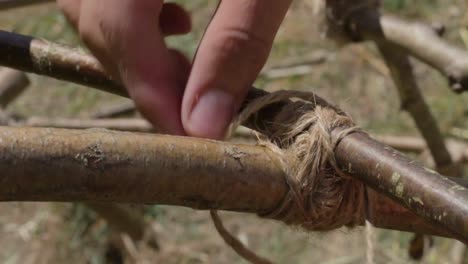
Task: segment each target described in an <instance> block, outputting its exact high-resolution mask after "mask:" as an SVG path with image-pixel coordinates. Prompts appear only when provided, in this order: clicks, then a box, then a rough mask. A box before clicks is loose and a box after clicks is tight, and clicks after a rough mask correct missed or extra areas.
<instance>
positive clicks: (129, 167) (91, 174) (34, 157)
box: [0, 127, 468, 239]
mask: <svg viewBox="0 0 468 264" xmlns="http://www.w3.org/2000/svg"><path fill="white" fill-rule="evenodd" d="M0 139H1V141H0V170H1V171H2V174H1V175H0V180H1V181H2V185H0V200H1V201H61V202H64V201H65V202H70V201H85V202H87V204H90V205H91V208H97V210H98V211H99V212H100V213H102V212H104V215H105V216H106V215H109V214H113V215H115V214H122V212H124V211H125V210H123V209H122V210H120V209H119V208H118V207H115V206H113V207H111V208H110V209H109V207H104V208H103V205H102V203H96V202H125V203H129V202H131V203H144V204H167V205H179V206H188V207H193V208H197V209H224V210H233V211H240V212H251V213H260V214H261V213H264V212H268V211H270V210H271V208H274V207H276V206H277V204H278V203H279V202H280V201H281V200H282V199H283V197H284V195H286V193H287V192H288V188H289V187H288V184H287V183H286V181H285V178H284V172H283V170H282V168H281V167H280V166H278V164H279V160H278V159H277V157H276V155H275V153H274V152H272V151H270V150H269V149H267V148H265V147H260V146H250V145H239V144H229V143H224V142H215V141H210V140H202V139H193V138H187V137H175V136H163V135H149V134H135V133H124V132H115V131H109V130H96V129H94V130H63V129H50V128H12V127H1V128H0ZM464 184H467V185H468V183H464ZM369 197H372V198H370V199H369V200H368V203H369V206H368V208H367V209H368V210H367V211H368V212H369V215H368V217H367V218H368V219H369V220H370V221H372V223H373V224H374V225H375V226H377V227H385V228H389V229H396V230H403V231H417V232H424V233H430V234H437V235H444V236H450V234H448V233H447V232H445V231H444V230H443V229H440V228H439V229H438V228H433V227H432V226H430V225H428V224H427V223H426V222H425V221H424V220H423V219H422V218H420V217H418V216H416V215H415V214H413V213H411V212H409V211H408V210H406V209H405V208H403V207H401V206H400V205H398V204H396V203H395V202H392V201H391V200H389V199H388V198H385V197H383V196H382V195H379V194H377V193H375V192H372V193H371V196H369ZM89 201H91V202H92V203H89ZM106 212H109V213H106ZM111 218H112V217H111ZM120 218H122V217H120ZM125 219H128V217H124V220H121V221H120V222H119V221H117V222H113V224H114V225H115V224H117V225H123V226H121V227H119V229H120V230H127V232H129V233H130V234H131V235H132V237H135V238H140V239H141V237H142V233H141V232H142V229H140V228H137V229H133V228H132V227H135V226H136V227H141V226H144V225H142V224H141V223H139V224H136V223H134V222H135V221H137V222H140V220H132V219H130V220H125ZM129 221H130V223H128V222H129ZM416 223H417V224H416ZM129 228H130V230H129Z"/></svg>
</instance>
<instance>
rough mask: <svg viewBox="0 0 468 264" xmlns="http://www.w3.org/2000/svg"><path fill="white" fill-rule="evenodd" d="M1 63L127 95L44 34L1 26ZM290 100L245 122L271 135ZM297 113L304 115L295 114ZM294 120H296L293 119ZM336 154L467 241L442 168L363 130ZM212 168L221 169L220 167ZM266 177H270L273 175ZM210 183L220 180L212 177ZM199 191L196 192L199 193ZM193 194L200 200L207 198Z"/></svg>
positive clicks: (456, 188)
mask: <svg viewBox="0 0 468 264" xmlns="http://www.w3.org/2000/svg"><path fill="white" fill-rule="evenodd" d="M0 64H2V65H5V66H9V67H13V68H18V69H22V70H25V71H28V72H35V73H39V74H42V75H47V76H50V77H54V78H59V79H62V80H67V81H71V82H76V83H81V84H85V85H89V86H91V87H95V88H98V89H101V90H104V91H107V92H111V93H114V94H119V95H122V96H126V97H128V94H127V92H126V90H125V89H124V88H123V87H122V86H121V85H119V84H118V83H115V82H112V80H111V79H110V78H109V77H107V75H106V74H105V71H104V70H103V69H102V67H101V66H100V65H99V63H98V62H97V60H96V59H94V58H93V57H91V56H89V55H86V54H84V53H82V52H77V51H76V50H72V49H69V48H66V47H65V46H62V45H56V44H53V43H50V42H47V41H44V40H37V39H33V38H30V37H26V36H21V35H17V34H13V33H8V32H4V31H3V32H0ZM264 95H265V92H263V91H261V90H257V89H251V90H250V92H249V93H248V95H247V98H246V101H245V104H248V103H249V102H250V101H252V100H253V99H255V98H259V97H261V96H264ZM314 99H315V102H316V103H317V104H319V105H325V106H329V104H328V103H327V102H326V101H325V100H323V99H322V98H320V97H318V96H314ZM289 103H291V102H288V101H284V102H279V103H275V104H272V105H270V106H268V107H266V108H264V109H262V110H261V111H260V112H258V113H257V115H256V116H255V117H253V118H251V119H249V120H248V121H247V122H246V123H245V124H244V125H246V126H248V127H250V128H252V129H255V130H257V131H259V132H262V133H264V134H266V135H271V134H270V133H271V132H272V131H273V132H274V131H276V130H277V128H275V125H278V124H275V122H274V120H275V117H276V116H277V115H281V110H282V109H283V107H284V106H285V105H286V104H289ZM297 118H299V116H297V117H294V118H292V119H297ZM294 121H295V120H291V122H294ZM335 133H339V131H338V130H336V131H334V134H333V135H336V134H335ZM272 140H275V139H274V138H273V139H272ZM277 140H278V139H277ZM335 157H336V160H337V162H338V165H339V166H340V168H341V169H342V170H344V171H345V172H347V174H349V175H350V176H352V177H355V178H356V179H359V180H361V181H362V182H364V183H365V184H367V185H368V186H370V187H372V188H374V189H375V190H377V191H379V192H381V193H384V194H386V195H388V196H389V197H391V198H392V199H394V200H395V201H397V202H398V203H400V204H401V205H403V206H405V207H407V208H409V209H410V210H411V211H413V212H414V213H416V214H417V215H419V216H421V217H423V218H424V219H426V220H427V221H429V222H430V223H432V224H433V225H434V226H435V227H442V228H443V229H444V231H446V232H447V233H450V235H452V236H453V237H455V238H457V239H460V240H461V241H464V242H467V241H468V229H465V228H464V227H465V226H468V190H467V189H465V188H463V187H462V186H460V185H458V184H456V183H455V182H454V181H452V180H449V179H448V178H446V177H443V176H442V175H440V174H438V173H437V172H434V171H431V170H428V169H425V168H423V167H422V166H419V165H417V164H415V163H414V162H412V161H411V160H409V159H407V158H405V157H404V156H403V155H401V154H400V153H398V152H396V151H395V150H393V149H392V148H390V147H388V146H385V145H382V144H381V143H379V142H377V141H375V140H373V139H371V138H370V137H369V136H368V135H366V134H363V133H354V134H351V135H349V136H346V137H345V138H344V139H343V140H341V141H340V144H338V146H337V147H336V149H335ZM213 170H214V172H218V171H216V168H214V169H213ZM225 174H226V173H225V172H222V171H219V172H218V174H217V176H219V175H225ZM135 175H138V174H135ZM218 178H223V177H218ZM263 180H267V181H265V182H269V181H270V180H271V179H263ZM214 182H219V179H218V180H214ZM265 182H263V184H264V183H265ZM206 183H208V182H206ZM200 184H201V183H200ZM209 184H210V186H216V184H213V183H209ZM232 184H234V183H232ZM182 185H183V186H185V185H184V184H182ZM197 185H198V184H197ZM195 191H196V190H194V193H196V192H195ZM143 193H144V190H143ZM254 193H256V192H254ZM240 194H242V193H233V194H232V195H229V196H234V197H236V199H237V198H238V197H240V196H238V195H240ZM194 197H198V196H194ZM198 198H201V197H198ZM227 199H233V198H232V197H230V198H227ZM192 200H196V201H201V200H203V199H192ZM252 202H253V204H252V206H253V207H254V208H255V206H254V205H255V201H252Z"/></svg>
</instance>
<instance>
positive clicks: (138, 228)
mask: <svg viewBox="0 0 468 264" xmlns="http://www.w3.org/2000/svg"><path fill="white" fill-rule="evenodd" d="M85 205H86V206H87V207H88V208H90V209H91V210H93V211H95V212H96V213H97V214H98V215H99V216H100V217H102V218H103V219H105V220H106V221H107V223H108V224H109V226H111V228H113V229H114V230H115V231H117V232H119V233H125V234H127V235H128V236H129V237H130V238H132V240H133V241H136V242H140V241H144V240H146V239H147V240H148V245H150V246H152V247H153V248H155V249H157V248H158V242H157V239H156V235H155V234H154V233H151V231H152V229H151V227H150V226H149V225H148V223H147V222H146V221H145V220H144V216H143V215H142V214H141V213H140V212H139V211H138V210H136V209H133V208H131V207H129V206H126V205H123V204H116V203H98V202H87V203H85Z"/></svg>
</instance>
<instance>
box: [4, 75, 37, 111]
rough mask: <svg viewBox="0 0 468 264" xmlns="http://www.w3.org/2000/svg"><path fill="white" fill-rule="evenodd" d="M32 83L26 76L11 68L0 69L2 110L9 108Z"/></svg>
mask: <svg viewBox="0 0 468 264" xmlns="http://www.w3.org/2000/svg"><path fill="white" fill-rule="evenodd" d="M29 84H30V82H29V79H28V77H27V76H26V74H24V73H23V72H21V71H18V70H13V69H9V68H1V69H0V108H5V107H7V106H8V105H9V104H10V103H11V102H13V101H14V100H15V99H16V98H17V97H18V96H19V95H21V94H22V93H23V92H24V91H25V90H26V88H27V87H28V86H29Z"/></svg>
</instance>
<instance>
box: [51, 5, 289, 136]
mask: <svg viewBox="0 0 468 264" xmlns="http://www.w3.org/2000/svg"><path fill="white" fill-rule="evenodd" d="M57 2H58V4H59V6H60V8H61V9H62V10H63V11H64V13H65V15H66V16H67V18H68V19H69V20H70V22H71V23H72V24H73V25H74V26H75V27H76V28H77V29H78V31H79V33H80V37H81V38H82V40H83V41H84V42H85V43H86V45H87V46H88V47H89V49H90V50H91V51H92V52H93V54H94V55H95V56H96V57H97V58H98V59H99V61H100V62H101V63H102V64H103V66H104V67H105V68H106V69H107V70H108V71H109V73H110V74H111V75H112V76H113V77H114V78H116V79H118V80H120V81H121V82H122V83H123V85H124V86H125V87H126V88H127V89H128V93H129V94H130V96H131V97H132V98H133V100H134V101H135V103H136V105H137V107H138V109H139V111H140V112H141V113H142V114H143V115H144V116H145V117H146V118H147V119H148V120H149V121H150V122H151V123H153V125H155V126H156V127H157V128H158V129H160V130H161V131H164V132H168V133H172V134H180V135H184V134H187V135H191V136H196V137H207V138H213V139H220V138H222V137H223V136H224V133H225V131H226V129H227V127H228V125H229V124H230V122H231V120H232V118H233V117H234V115H235V114H236V113H237V111H238V110H239V107H240V104H241V103H242V101H243V99H244V97H245V96H246V94H247V92H248V90H249V89H250V87H251V84H252V83H253V82H254V80H255V79H256V77H257V75H258V74H259V72H260V70H261V68H262V67H263V65H264V64H265V61H266V59H267V57H268V55H269V53H270V50H271V46H272V43H273V40H274V37H275V35H276V32H277V30H278V28H279V26H280V24H281V21H282V20H283V18H284V16H285V14H286V12H287V9H288V7H289V5H290V3H291V0H224V1H220V3H219V6H218V9H217V11H216V14H215V15H214V17H213V19H212V21H211V23H210V25H209V26H208V28H207V30H206V33H205V35H204V37H203V40H202V41H201V43H200V45H199V47H198V51H197V54H196V56H195V59H194V62H193V65H191V64H190V62H189V61H188V60H187V59H186V58H185V57H184V56H183V55H182V54H181V53H179V52H177V51H175V50H172V49H169V48H168V47H167V46H166V44H165V42H164V37H165V36H168V35H174V34H184V33H187V32H189V31H190V29H191V21H190V16H189V14H188V13H187V12H186V11H185V10H184V9H183V8H182V7H181V6H179V5H177V4H174V3H163V0H118V1H116V0H57Z"/></svg>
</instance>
